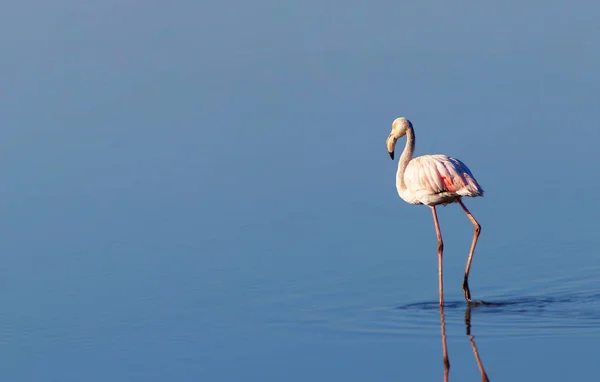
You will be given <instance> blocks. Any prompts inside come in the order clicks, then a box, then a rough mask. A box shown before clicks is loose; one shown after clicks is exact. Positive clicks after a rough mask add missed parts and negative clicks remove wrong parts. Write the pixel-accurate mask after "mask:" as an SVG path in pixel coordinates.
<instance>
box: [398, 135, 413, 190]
mask: <svg viewBox="0 0 600 382" xmlns="http://www.w3.org/2000/svg"><path fill="white" fill-rule="evenodd" d="M414 151H415V132H414V130H413V129H412V127H409V128H408V129H407V130H406V146H404V151H403V152H402V155H401V156H400V159H399V160H398V172H396V188H397V189H398V192H400V191H401V190H404V189H406V184H404V171H405V170H406V166H408V162H410V160H411V159H412V157H413V152H414Z"/></svg>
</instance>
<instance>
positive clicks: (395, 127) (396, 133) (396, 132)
mask: <svg viewBox="0 0 600 382" xmlns="http://www.w3.org/2000/svg"><path fill="white" fill-rule="evenodd" d="M408 129H412V123H411V122H410V121H409V120H408V119H406V118H404V117H400V118H396V119H395V120H394V122H393V123H392V132H391V133H390V135H389V136H388V138H387V141H386V142H385V144H386V146H387V151H388V153H389V154H390V158H392V160H393V159H394V148H395V147H396V141H397V140H398V139H399V138H402V137H403V136H405V135H406V132H407V131H408Z"/></svg>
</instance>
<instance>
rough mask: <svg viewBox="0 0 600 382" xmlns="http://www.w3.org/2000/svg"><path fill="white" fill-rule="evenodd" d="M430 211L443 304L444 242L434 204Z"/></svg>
mask: <svg viewBox="0 0 600 382" xmlns="http://www.w3.org/2000/svg"><path fill="white" fill-rule="evenodd" d="M431 213H432V214H433V222H434V223H435V233H436V235H437V240H438V246H437V250H438V284H439V293H440V305H442V306H443V305H444V278H443V274H442V256H443V252H444V242H443V241H442V232H441V231H440V223H439V222H438V217H437V211H436V210H435V206H431Z"/></svg>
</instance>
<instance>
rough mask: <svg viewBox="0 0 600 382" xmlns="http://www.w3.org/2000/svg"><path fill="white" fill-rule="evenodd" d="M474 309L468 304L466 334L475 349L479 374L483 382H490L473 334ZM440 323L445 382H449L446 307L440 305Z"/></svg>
mask: <svg viewBox="0 0 600 382" xmlns="http://www.w3.org/2000/svg"><path fill="white" fill-rule="evenodd" d="M472 309H473V304H467V310H466V311H465V326H466V334H467V336H468V337H469V343H470V344H471V348H472V349H473V354H474V355H475V361H476V362H477V367H478V368H479V373H480V374H481V381H482V382H489V381H490V380H489V378H488V376H487V373H486V372H485V369H484V367H483V363H482V362H481V357H480V356H479V351H478V350H477V345H476V344H475V336H474V335H473V334H471V310H472ZM440 322H441V325H442V351H443V357H444V382H448V377H449V374H450V359H449V357H448V343H447V341H446V321H445V316H444V306H443V305H440Z"/></svg>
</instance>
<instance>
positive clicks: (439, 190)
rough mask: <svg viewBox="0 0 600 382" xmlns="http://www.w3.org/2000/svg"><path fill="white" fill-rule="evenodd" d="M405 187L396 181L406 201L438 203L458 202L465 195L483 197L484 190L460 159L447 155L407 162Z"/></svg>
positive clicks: (411, 202)
mask: <svg viewBox="0 0 600 382" xmlns="http://www.w3.org/2000/svg"><path fill="white" fill-rule="evenodd" d="M404 183H405V185H406V187H405V188H402V187H400V184H401V182H397V183H396V188H397V189H398V194H399V195H400V197H401V198H402V199H403V200H404V201H405V202H407V203H410V204H425V205H428V206H435V205H438V204H448V203H453V202H456V200H457V199H458V198H460V197H462V196H470V197H477V196H483V189H482V188H481V186H480V185H479V183H477V180H476V179H475V177H474V176H473V174H472V173H471V170H469V168H468V167H467V166H466V165H465V164H464V163H463V162H461V161H460V160H458V159H456V158H452V157H449V156H447V155H441V154H437V155H422V156H419V157H416V158H414V159H412V160H411V161H410V162H408V165H407V166H406V170H405V171H404Z"/></svg>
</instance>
